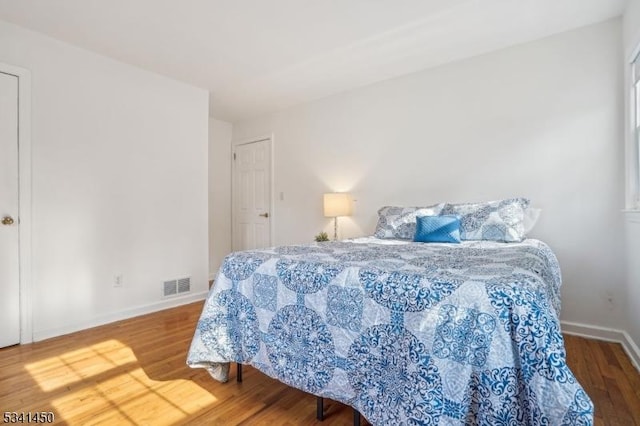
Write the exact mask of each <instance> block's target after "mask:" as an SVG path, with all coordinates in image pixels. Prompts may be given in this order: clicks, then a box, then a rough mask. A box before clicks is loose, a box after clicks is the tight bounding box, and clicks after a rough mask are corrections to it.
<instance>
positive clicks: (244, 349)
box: [187, 238, 593, 425]
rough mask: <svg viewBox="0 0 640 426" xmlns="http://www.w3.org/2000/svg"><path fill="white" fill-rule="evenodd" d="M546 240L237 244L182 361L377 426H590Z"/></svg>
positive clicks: (555, 269) (553, 259)
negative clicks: (238, 369) (307, 397)
mask: <svg viewBox="0 0 640 426" xmlns="http://www.w3.org/2000/svg"><path fill="white" fill-rule="evenodd" d="M560 285H561V276H560V269H559V265H558V262H557V260H556V257H555V255H554V254H553V252H552V251H551V249H550V248H549V247H548V246H547V245H546V244H545V243H543V242H541V241H538V240H532V239H528V240H525V241H523V242H520V243H499V242H492V241H468V242H463V243H462V244H424V243H408V242H402V241H395V240H378V239H376V238H364V239H356V240H346V241H338V242H327V243H319V244H313V245H303V246H285V247H274V248H269V249H264V250H254V251H245V252H237V253H232V254H231V255H229V256H227V258H226V259H225V261H224V263H223V265H222V267H221V268H220V271H219V273H218V276H217V279H216V281H215V286H214V287H213V289H212V290H211V292H210V294H209V296H208V298H207V301H206V303H205V306H204V308H203V311H202V315H201V317H200V320H199V322H198V325H197V328H196V330H195V334H194V337H193V341H192V344H191V348H190V350H189V354H188V359H187V363H188V364H189V365H190V366H191V367H196V368H197V367H202V368H206V369H207V370H208V371H209V372H210V373H211V374H212V376H213V377H214V378H216V379H217V380H220V381H226V380H227V379H228V363H229V362H238V363H243V364H250V365H252V366H254V367H255V368H257V369H258V370H260V371H262V372H263V373H265V374H267V375H269V376H271V377H274V378H276V379H278V380H280V381H281V382H283V383H286V384H288V385H290V386H293V387H296V388H298V389H301V390H303V391H306V392H309V393H312V394H314V395H318V396H323V397H327V398H330V399H334V400H337V401H341V402H343V403H345V404H348V405H351V406H353V407H354V408H356V409H357V410H358V411H360V413H362V414H363V415H364V416H365V417H366V418H367V420H369V421H370V422H371V423H372V424H374V425H436V424H440V425H450V424H478V425H498V424H504V425H522V424H531V425H534V424H535V425H578V424H580V425H583V424H584V425H588V424H592V422H593V405H592V403H591V401H590V399H589V397H588V396H587V395H586V394H585V392H584V391H583V389H582V388H581V387H580V385H579V384H578V382H577V381H576V379H575V377H574V376H573V374H572V373H571V371H570V370H569V368H568V366H567V364H566V359H565V358H566V357H565V349H564V342H563V339H562V334H561V332H560V324H559V320H558V316H559V310H560Z"/></svg>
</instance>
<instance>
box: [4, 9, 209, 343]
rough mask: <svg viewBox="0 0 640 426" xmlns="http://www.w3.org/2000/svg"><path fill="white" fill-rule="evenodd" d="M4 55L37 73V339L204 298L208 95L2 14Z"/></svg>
mask: <svg viewBox="0 0 640 426" xmlns="http://www.w3.org/2000/svg"><path fill="white" fill-rule="evenodd" d="M0 58H1V60H2V62H5V63H8V64H11V65H15V66H18V67H22V68H26V69H28V70H30V71H31V79H32V87H31V92H32V115H31V119H32V185H33V187H32V198H33V200H32V210H33V217H32V224H33V228H32V230H33V241H32V248H33V257H32V268H33V271H32V272H33V283H32V286H33V288H32V293H33V331H34V336H35V338H36V339H40V338H45V337H49V336H53V335H57V334H62V333H66V332H69V331H73V330H76V329H80V328H84V327H87V326H91V325H96V324H100V323H104V322H108V321H111V320H114V319H119V318H123V317H127V316H131V315H134V314H138V313H141V312H147V311H151V310H155V309H159V308H161V307H166V306H170V305H175V304H179V303H184V302H185V299H170V300H165V299H163V298H162V287H161V285H162V281H163V280H165V279H171V278H177V277H183V276H191V277H192V293H193V295H195V296H197V297H202V292H204V291H206V289H207V264H208V259H207V256H208V254H207V232H208V231H207V137H208V135H207V132H208V130H207V122H208V94H207V92H206V91H205V90H202V89H198V88H194V87H192V86H188V85H185V84H183V83H179V82H176V81H174V80H170V79H168V78H165V77H161V76H159V75H156V74H152V73H149V72H146V71H143V70H140V69H137V68H134V67H131V66H129V65H125V64H122V63H119V62H116V61H113V60H111V59H107V58H105V57H102V56H98V55H96V54H93V53H90V52H87V51H85V50H82V49H78V48H76V47H73V46H70V45H68V44H65V43H62V42H59V41H56V40H54V39H52V38H49V37H46V36H43V35H40V34H37V33H34V32H31V31H27V30H25V29H22V28H19V27H16V26H14V25H11V24H8V23H4V22H2V21H0ZM116 274H122V275H123V278H124V286H123V287H122V288H114V287H113V279H114V275H116ZM192 298H193V296H192Z"/></svg>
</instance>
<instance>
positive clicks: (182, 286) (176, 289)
mask: <svg viewBox="0 0 640 426" xmlns="http://www.w3.org/2000/svg"><path fill="white" fill-rule="evenodd" d="M162 291H163V293H162V294H163V296H164V297H169V296H176V295H178V294H182V293H188V292H190V291H191V277H186V278H177V279H175V280H168V281H165V282H164V283H162Z"/></svg>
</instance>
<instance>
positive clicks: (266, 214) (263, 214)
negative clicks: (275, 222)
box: [258, 213, 269, 217]
mask: <svg viewBox="0 0 640 426" xmlns="http://www.w3.org/2000/svg"><path fill="white" fill-rule="evenodd" d="M258 216H260V217H269V213H262V214H259V215H258Z"/></svg>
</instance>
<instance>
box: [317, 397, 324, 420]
mask: <svg viewBox="0 0 640 426" xmlns="http://www.w3.org/2000/svg"><path fill="white" fill-rule="evenodd" d="M316 419H318V420H320V421H323V420H324V398H323V397H321V396H316Z"/></svg>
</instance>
